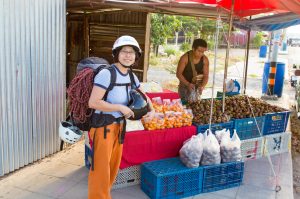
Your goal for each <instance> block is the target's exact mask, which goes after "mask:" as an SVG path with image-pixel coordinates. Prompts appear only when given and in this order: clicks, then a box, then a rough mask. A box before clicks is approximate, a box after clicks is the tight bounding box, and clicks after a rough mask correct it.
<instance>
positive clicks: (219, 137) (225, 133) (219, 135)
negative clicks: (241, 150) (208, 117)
mask: <svg viewBox="0 0 300 199" xmlns="http://www.w3.org/2000/svg"><path fill="white" fill-rule="evenodd" d="M215 135H216V138H217V140H218V142H219V144H220V143H221V140H222V137H223V136H228V137H229V138H230V131H229V130H226V129H222V130H220V131H215Z"/></svg>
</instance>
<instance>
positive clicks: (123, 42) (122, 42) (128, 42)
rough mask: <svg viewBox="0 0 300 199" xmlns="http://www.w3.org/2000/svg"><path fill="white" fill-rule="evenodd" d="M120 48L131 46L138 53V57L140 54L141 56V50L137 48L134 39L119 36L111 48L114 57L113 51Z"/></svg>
mask: <svg viewBox="0 0 300 199" xmlns="http://www.w3.org/2000/svg"><path fill="white" fill-rule="evenodd" d="M121 46H133V47H135V49H136V50H137V51H138V53H139V56H141V54H142V50H141V48H140V46H139V43H138V42H137V41H136V39H135V38H134V37H131V36H129V35H124V36H121V37H119V38H118V39H117V40H116V41H115V43H114V45H113V48H112V51H113V55H114V50H116V49H117V48H119V47H121Z"/></svg>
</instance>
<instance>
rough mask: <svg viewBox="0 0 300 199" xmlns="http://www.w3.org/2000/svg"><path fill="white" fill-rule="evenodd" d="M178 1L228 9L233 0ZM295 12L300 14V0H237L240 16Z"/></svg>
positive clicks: (236, 8)
mask: <svg viewBox="0 0 300 199" xmlns="http://www.w3.org/2000/svg"><path fill="white" fill-rule="evenodd" d="M176 1H177V2H197V3H200V4H211V5H217V6H219V7H221V8H224V9H226V10H230V9H231V2H232V0H176ZM274 11H276V12H277V13H278V12H279V13H281V12H289V11H291V12H294V13H296V14H300V0H235V3H234V14H235V15H238V16H240V17H245V16H251V15H256V14H260V13H267V12H274Z"/></svg>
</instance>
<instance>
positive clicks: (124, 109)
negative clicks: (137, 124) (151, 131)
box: [120, 105, 134, 118]
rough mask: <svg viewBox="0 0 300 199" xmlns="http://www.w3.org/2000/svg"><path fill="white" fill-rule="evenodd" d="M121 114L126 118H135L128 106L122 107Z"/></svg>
mask: <svg viewBox="0 0 300 199" xmlns="http://www.w3.org/2000/svg"><path fill="white" fill-rule="evenodd" d="M120 112H121V113H122V114H123V115H124V117H125V118H130V117H134V113H133V111H132V110H131V109H130V108H128V107H127V106H124V105H120Z"/></svg>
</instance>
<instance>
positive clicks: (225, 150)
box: [220, 130, 242, 162]
mask: <svg viewBox="0 0 300 199" xmlns="http://www.w3.org/2000/svg"><path fill="white" fill-rule="evenodd" d="M220 147H221V148H220V149H221V158H222V162H235V161H241V160H242V155H241V140H240V138H239V136H238V135H237V133H236V130H234V133H233V136H232V138H231V139H230V136H223V137H222V140H221V144H220Z"/></svg>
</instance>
